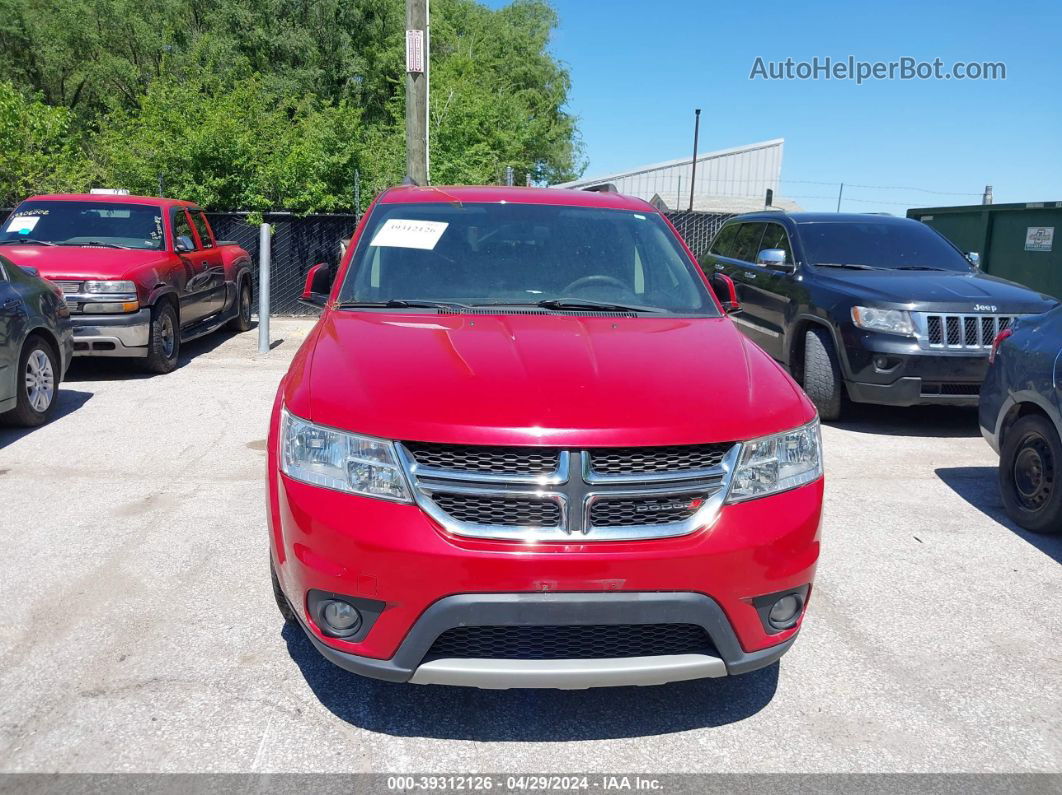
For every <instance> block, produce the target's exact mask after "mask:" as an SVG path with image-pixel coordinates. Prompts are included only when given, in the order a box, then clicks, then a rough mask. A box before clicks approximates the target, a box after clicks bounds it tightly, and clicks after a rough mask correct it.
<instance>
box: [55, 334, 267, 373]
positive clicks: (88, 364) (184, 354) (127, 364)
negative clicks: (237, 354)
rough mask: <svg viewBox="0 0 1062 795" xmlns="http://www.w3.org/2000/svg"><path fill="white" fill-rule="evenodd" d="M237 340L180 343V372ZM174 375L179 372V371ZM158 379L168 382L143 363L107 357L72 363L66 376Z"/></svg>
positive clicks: (221, 337) (219, 336) (221, 336)
mask: <svg viewBox="0 0 1062 795" xmlns="http://www.w3.org/2000/svg"><path fill="white" fill-rule="evenodd" d="M254 327H255V328H257V324H254ZM252 331H253V329H252ZM241 333H244V334H250V333H252V332H251V331H246V332H241ZM234 336H236V332H232V331H228V330H225V329H220V330H218V331H215V332H212V333H210V334H207V335H206V336H205V337H199V338H198V339H194V340H192V341H191V342H183V343H181V352H180V354H179V356H178V357H177V370H180V369H181V368H182V367H184V366H185V365H187V364H188V363H190V362H191V361H192V360H193V359H195V358H196V357H198V356H202V355H203V354H206V353H210V352H211V351H212V350H214V349H215V348H217V347H218V346H220V345H222V344H224V343H225V342H227V341H228V340H230V339H232V337H234ZM174 372H176V370H175V371H174ZM155 377H158V378H165V377H166V376H165V375H161V376H157V375H156V374H155V373H149V372H145V371H144V370H143V369H142V368H141V360H140V359H126V358H123V357H114V358H110V357H107V356H80V357H77V358H75V359H74V361H73V362H71V364H70V371H69V372H68V373H67V375H66V380H67V381H130V380H136V379H140V378H155Z"/></svg>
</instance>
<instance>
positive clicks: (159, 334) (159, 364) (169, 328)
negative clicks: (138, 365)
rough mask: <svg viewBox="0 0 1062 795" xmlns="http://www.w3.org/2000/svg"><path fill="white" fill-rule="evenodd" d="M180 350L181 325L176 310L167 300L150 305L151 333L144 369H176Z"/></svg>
mask: <svg viewBox="0 0 1062 795" xmlns="http://www.w3.org/2000/svg"><path fill="white" fill-rule="evenodd" d="M180 352H181V327H180V325H179V324H178V322H177V311H176V310H175V309H174V308H173V304H171V303H170V302H169V301H162V302H160V303H157V304H155V305H154V306H153V307H151V334H150V336H149V338H148V355H147V358H146V359H144V369H145V370H147V371H148V372H149V373H159V374H164V373H172V372H173V371H174V370H176V369H177V357H178V356H179V355H180Z"/></svg>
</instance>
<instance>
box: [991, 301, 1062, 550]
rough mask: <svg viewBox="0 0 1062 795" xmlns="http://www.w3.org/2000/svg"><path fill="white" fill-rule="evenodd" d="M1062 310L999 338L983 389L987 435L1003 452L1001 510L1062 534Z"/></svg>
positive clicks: (1040, 529) (1020, 520)
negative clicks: (1003, 509)
mask: <svg viewBox="0 0 1062 795" xmlns="http://www.w3.org/2000/svg"><path fill="white" fill-rule="evenodd" d="M1060 407H1062V307H1057V308H1055V309H1052V310H1051V311H1050V312H1047V313H1045V314H1042V315H1034V316H1032V317H1026V318H1021V319H1020V320H1017V321H1016V322H1015V323H1014V324H1013V325H1012V326H1011V327H1010V328H1008V329H1006V330H1004V331H1003V332H1001V333H1000V334H999V336H998V337H996V340H995V342H994V343H993V346H992V352H991V354H990V357H989V366H988V373H987V375H986V376H985V382H984V385H983V386H982V387H981V403H980V411H979V417H980V423H981V433H982V434H983V435H984V437H985V438H986V439H987V440H988V443H989V444H991V445H992V447H993V449H995V450H996V451H997V452H998V453H999V488H1000V491H1001V493H1002V497H1003V507H1004V508H1006V511H1007V514H1008V515H1009V516H1010V518H1011V519H1013V520H1014V521H1015V522H1017V523H1018V524H1020V525H1021V526H1022V527H1024V528H1025V529H1027V530H1032V531H1034V532H1037V533H1057V532H1060V531H1062V413H1060Z"/></svg>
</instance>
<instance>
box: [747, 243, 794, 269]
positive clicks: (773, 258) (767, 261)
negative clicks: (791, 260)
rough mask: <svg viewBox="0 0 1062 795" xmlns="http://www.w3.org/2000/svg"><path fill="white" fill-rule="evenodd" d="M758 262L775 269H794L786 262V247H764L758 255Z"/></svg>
mask: <svg viewBox="0 0 1062 795" xmlns="http://www.w3.org/2000/svg"><path fill="white" fill-rule="evenodd" d="M756 264H757V265H762V266H763V267H765V268H774V269H775V270H780V271H786V270H789V271H791V270H793V269H794V268H793V266H792V265H787V264H786V261H785V249H784V248H765V249H763V250H762V251H760V253H759V254H757V255H756Z"/></svg>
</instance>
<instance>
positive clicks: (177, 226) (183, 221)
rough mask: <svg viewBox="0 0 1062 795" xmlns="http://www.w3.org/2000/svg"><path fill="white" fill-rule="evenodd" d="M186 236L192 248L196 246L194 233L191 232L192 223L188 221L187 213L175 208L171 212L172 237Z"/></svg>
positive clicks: (175, 239) (175, 238)
mask: <svg viewBox="0 0 1062 795" xmlns="http://www.w3.org/2000/svg"><path fill="white" fill-rule="evenodd" d="M179 237H186V238H188V239H189V240H190V241H191V242H192V248H196V245H195V235H193V234H192V225H191V224H190V223H189V222H188V213H186V212H185V211H184V210H176V211H175V212H174V213H173V239H174V243H176V242H177V238H179Z"/></svg>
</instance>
